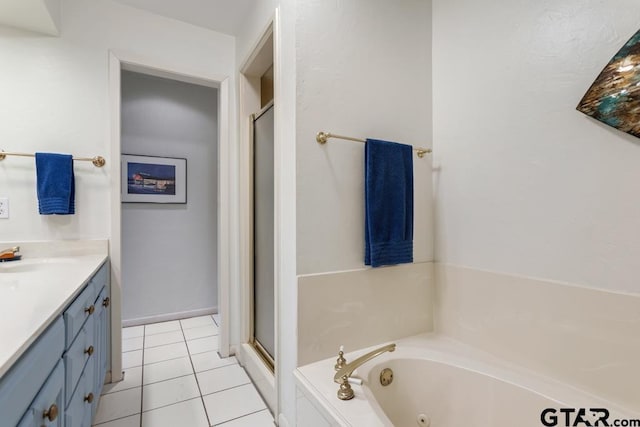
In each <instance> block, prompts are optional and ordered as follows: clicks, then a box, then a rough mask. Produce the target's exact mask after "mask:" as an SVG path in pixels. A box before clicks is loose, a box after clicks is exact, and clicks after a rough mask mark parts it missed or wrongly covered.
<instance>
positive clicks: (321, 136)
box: [316, 132, 431, 158]
mask: <svg viewBox="0 0 640 427" xmlns="http://www.w3.org/2000/svg"><path fill="white" fill-rule="evenodd" d="M329 138H338V139H345V140H347V141H355V142H366V140H364V139H360V138H354V137H352V136H343V135H336V134H334V133H330V132H318V134H317V135H316V141H317V142H318V144H325V143H326V142H327V141H328V140H329ZM413 151H415V152H416V154H417V155H418V157H420V158H423V157H424V155H425V154H428V153H431V148H422V147H413Z"/></svg>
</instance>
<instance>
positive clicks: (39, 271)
mask: <svg viewBox="0 0 640 427" xmlns="http://www.w3.org/2000/svg"><path fill="white" fill-rule="evenodd" d="M12 246H20V254H21V255H22V260H20V261H10V262H3V263H0V313H1V316H2V322H0V377H2V376H3V375H4V374H5V373H6V372H8V371H9V369H10V368H11V366H13V364H14V363H15V362H16V361H17V360H18V359H19V358H20V356H21V355H22V354H23V353H24V351H25V350H26V349H28V348H29V346H30V345H31V344H32V343H33V342H34V341H35V340H36V339H37V338H38V336H39V335H40V334H41V333H42V332H44V330H45V329H46V328H47V327H48V326H49V325H50V324H51V322H52V321H53V320H54V319H55V318H56V317H57V316H59V315H61V314H62V311H63V310H64V308H65V307H66V306H67V305H69V303H71V302H72V301H73V299H74V298H75V297H76V296H77V295H78V293H79V292H80V291H81V290H82V288H83V285H84V284H86V282H87V280H88V279H90V278H91V276H92V275H93V274H94V273H95V272H96V271H97V270H98V268H99V267H100V266H101V265H102V263H103V262H104V261H105V260H106V259H107V255H108V242H107V241H106V240H84V241H60V242H29V243H16V242H8V243H0V247H2V248H4V247H12Z"/></svg>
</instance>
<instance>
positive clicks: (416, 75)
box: [236, 0, 433, 425]
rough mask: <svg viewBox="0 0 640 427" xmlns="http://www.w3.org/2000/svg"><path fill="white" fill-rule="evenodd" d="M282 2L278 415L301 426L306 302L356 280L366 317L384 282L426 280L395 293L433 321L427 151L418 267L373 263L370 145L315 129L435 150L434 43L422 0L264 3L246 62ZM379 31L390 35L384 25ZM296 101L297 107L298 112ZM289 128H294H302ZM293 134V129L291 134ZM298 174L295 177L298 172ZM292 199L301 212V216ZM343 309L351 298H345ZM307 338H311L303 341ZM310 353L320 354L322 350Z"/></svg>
mask: <svg viewBox="0 0 640 427" xmlns="http://www.w3.org/2000/svg"><path fill="white" fill-rule="evenodd" d="M276 7H279V13H280V18H281V20H280V23H279V25H280V27H279V29H280V30H281V33H280V37H276V39H275V44H276V46H277V51H278V52H279V53H278V52H277V54H279V55H280V56H279V57H278V56H277V57H276V66H275V70H276V76H275V81H276V93H275V105H276V143H279V144H281V145H282V152H281V156H282V157H280V158H279V159H277V160H276V162H280V163H279V167H280V168H281V169H280V170H281V171H282V173H283V177H282V179H281V181H280V183H279V191H281V194H282V195H283V196H284V197H285V198H286V199H285V200H284V201H283V202H282V205H281V206H279V208H278V209H280V211H279V213H278V212H277V214H276V216H277V217H280V218H281V220H280V225H281V232H282V233H283V234H282V237H281V241H280V242H279V244H280V245H281V246H280V247H281V248H284V252H283V253H282V259H283V260H284V261H283V265H282V266H281V272H282V276H281V277H280V281H279V291H278V295H279V298H278V304H279V325H280V326H279V330H278V334H279V335H280V336H281V337H286V339H285V340H282V342H281V347H280V356H281V358H280V360H279V361H278V362H277V363H278V364H279V365H278V371H279V372H280V374H279V399H280V403H279V404H280V412H281V414H282V415H284V420H283V417H281V419H280V421H281V423H282V422H283V421H285V422H286V421H288V424H289V425H294V424H295V397H296V395H295V383H294V379H293V376H292V372H293V370H294V369H295V367H296V366H298V364H299V360H298V354H300V352H301V351H303V350H302V347H305V350H304V352H305V354H309V353H308V352H307V349H306V347H307V342H308V341H305V340H313V336H312V335H313V334H314V332H313V331H312V329H310V326H311V325H312V323H313V322H312V321H309V320H307V319H306V318H303V319H301V320H300V319H299V314H301V313H303V312H307V311H306V308H307V307H311V305H312V304H313V302H314V301H318V300H317V299H316V300H314V299H313V298H315V297H316V296H322V297H323V300H322V302H320V303H319V304H318V305H317V307H316V308H317V312H316V314H317V315H318V316H322V314H321V313H326V310H328V309H330V305H331V304H333V303H334V302H335V300H336V298H339V296H338V295H336V293H335V292H333V291H334V290H335V288H336V286H339V285H340V284H343V285H345V286H349V287H350V289H349V290H348V291H346V294H348V295H353V294H358V293H359V292H364V293H365V294H366V301H368V302H367V303H366V304H364V305H362V306H361V307H359V308H360V310H359V311H354V312H353V313H352V315H353V316H357V313H360V314H362V313H363V312H366V311H367V310H369V311H371V312H373V310H374V308H376V307H381V306H383V304H384V301H385V298H386V297H387V296H388V295H389V293H388V292H386V291H388V290H381V289H380V286H382V285H381V283H382V281H383V280H382V279H381V278H382V277H384V278H385V279H386V280H388V282H389V283H387V285H388V286H390V287H393V289H395V290H398V289H409V288H410V287H411V285H412V284H414V283H415V280H418V281H419V283H423V284H424V288H422V289H421V290H420V292H418V293H411V292H407V293H403V292H397V293H396V296H397V298H398V300H401V299H402V298H405V299H406V300H407V301H408V300H410V299H412V298H413V300H412V302H413V304H415V305H416V306H420V304H421V299H422V298H423V297H424V301H422V306H423V308H424V312H423V314H424V316H415V319H417V320H416V323H417V324H418V325H422V328H421V329H422V330H428V329H429V327H430V323H429V320H428V318H429V317H430V316H429V313H430V308H429V307H430V305H429V304H430V301H429V299H428V298H427V297H426V295H428V293H429V292H430V291H431V287H430V286H431V285H432V284H431V283H430V279H429V278H424V280H423V278H422V276H421V273H418V274H417V275H416V271H417V272H429V271H430V268H431V266H430V265H429V264H428V262H429V261H431V260H432V258H433V249H432V235H431V234H430V233H429V232H428V230H429V229H430V227H431V221H432V215H431V211H432V205H431V169H430V160H429V158H425V159H423V160H418V159H416V160H415V162H414V168H415V169H414V171H415V183H416V184H415V201H416V212H415V218H416V220H415V241H414V244H415V251H414V255H415V261H416V263H420V265H413V266H399V267H394V268H393V269H391V270H389V269H387V270H365V269H364V265H363V257H364V232H363V230H364V221H363V216H364V202H363V193H364V187H363V176H364V172H363V156H364V147H363V146H362V145H361V144H354V143H350V142H345V141H332V142H330V143H329V144H328V145H327V146H320V145H318V144H317V143H316V142H315V135H316V133H317V132H318V131H320V130H325V131H331V132H335V133H343V134H345V135H353V136H359V137H367V136H375V137H378V138H387V139H391V140H396V141H401V142H406V143H410V144H414V145H421V146H427V147H428V146H430V141H431V81H430V80H431V79H430V77H431V71H430V67H431V65H430V64H431V61H430V49H431V43H430V42H427V43H424V40H425V39H429V37H430V34H431V31H430V25H429V22H430V19H431V18H430V2H424V1H417V0H415V1H414V0H406V1H402V2H396V3H394V4H393V5H391V4H388V3H387V2H383V1H374V2H371V1H364V0H358V1H338V2H320V1H313V2H294V1H288V0H287V1H285V0H283V1H279V2H278V1H267V2H261V5H259V6H258V7H257V8H256V9H255V10H254V11H253V13H252V15H250V16H248V17H247V19H246V20H245V28H244V29H243V30H242V31H241V32H240V33H239V35H238V39H237V43H236V46H237V51H236V56H237V58H238V61H239V62H238V64H241V63H242V61H244V59H245V58H246V57H247V56H248V54H249V52H250V50H251V46H252V45H253V43H255V42H256V41H257V38H258V37H259V35H260V34H261V32H262V31H263V30H264V28H265V27H266V25H267V23H268V20H269V19H270V18H271V17H272V16H273V14H274V10H275V8H276ZM378 28H384V31H381V30H376V29H378ZM292 55H294V56H293V57H292ZM278 73H281V74H280V75H279V74H278ZM291 84H294V85H295V86H293V87H292V86H291ZM278 85H280V90H281V92H280V93H278ZM291 101H293V102H295V104H294V105H295V108H294V109H293V111H292V110H291V105H290V104H289V102H291ZM279 108H281V110H279ZM278 123H280V131H281V134H280V135H279V134H278V126H279V125H278ZM290 123H295V127H291V126H290ZM292 129H293V131H294V132H295V134H294V135H291V134H290V131H291V130H292ZM292 158H293V159H294V163H293V164H292V163H291V159H292ZM292 171H293V172H294V173H295V176H292V175H291V172H292ZM292 191H293V192H292ZM291 202H293V203H294V205H293V208H294V209H295V211H294V216H293V217H292V216H291V208H292V206H291ZM296 224H297V225H296ZM292 229H293V231H294V233H295V234H293V235H292V234H291V231H292ZM292 237H293V239H294V241H293V242H292V241H291V238H292ZM291 255H293V256H294V257H297V267H296V266H293V265H292V264H291V262H290V260H291V258H289V257H290V256H291ZM352 270H360V271H352ZM325 273H326V274H325ZM292 275H293V279H294V281H293V283H292V282H291V279H292ZM426 275H428V274H425V276H426ZM296 276H298V279H297V283H296ZM408 278H412V279H411V280H409V279H408ZM349 279H352V280H349ZM413 279H415V280H413ZM391 282H393V283H391ZM299 297H300V298H299ZM345 304H348V301H346V300H345ZM341 314H342V315H343V316H339V319H340V321H342V320H345V316H347V317H348V316H349V312H348V311H346V312H344V313H341ZM312 317H313V316H312ZM383 317H384V316H380V318H381V319H382V318H383ZM422 317H424V319H422ZM336 319H338V317H336V318H334V319H331V318H324V319H323V322H324V323H320V324H318V325H316V326H317V327H318V328H322V327H325V332H326V330H329V329H330V328H331V327H332V325H333V324H335V323H332V322H334V321H336ZM420 319H422V320H420ZM347 320H348V321H351V320H357V319H355V318H354V319H347ZM416 323H411V325H412V326H407V328H411V327H414V326H415V325H416ZM418 328H420V327H418ZM383 329H384V328H383ZM351 332H353V333H351V334H348V336H345V335H343V334H340V335H336V336H335V337H332V338H336V339H341V340H342V338H344V341H345V342H344V344H345V345H346V346H347V347H348V348H349V346H350V345H351V343H350V342H351V341H353V342H354V343H356V344H354V345H361V344H362V345H365V344H363V343H362V340H359V339H358V337H357V336H356V331H355V330H352V331H351ZM369 332H370V333H367V334H364V335H363V336H362V338H364V339H365V340H369V339H376V340H381V339H388V338H389V335H386V334H385V333H386V332H388V329H384V330H380V331H376V330H375V328H373V329H372V330H371V331H369ZM376 332H378V334H376ZM400 333H403V329H402V328H400ZM323 336H324V337H325V338H327V337H328V335H326V334H324V335H323ZM296 337H298V338H296ZM302 337H304V338H302ZM298 339H301V340H303V342H302V343H299V342H298ZM300 344H301V345H300ZM311 346H321V347H323V351H327V350H326V349H328V348H333V347H334V343H333V341H331V340H318V341H316V342H315V343H313V344H311ZM317 348H319V347H316V349H317ZM310 351H311V352H312V353H313V349H311V350H310ZM305 357H306V356H305Z"/></svg>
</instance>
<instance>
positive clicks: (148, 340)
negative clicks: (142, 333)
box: [144, 331, 184, 348]
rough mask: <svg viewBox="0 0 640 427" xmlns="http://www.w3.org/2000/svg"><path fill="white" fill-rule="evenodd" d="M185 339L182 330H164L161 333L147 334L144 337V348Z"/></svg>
mask: <svg viewBox="0 0 640 427" xmlns="http://www.w3.org/2000/svg"><path fill="white" fill-rule="evenodd" d="M183 341H184V335H182V331H173V332H163V333H161V334H155V335H147V336H146V337H144V348H151V347H158V346H161V345H167V344H173V343H177V342H183Z"/></svg>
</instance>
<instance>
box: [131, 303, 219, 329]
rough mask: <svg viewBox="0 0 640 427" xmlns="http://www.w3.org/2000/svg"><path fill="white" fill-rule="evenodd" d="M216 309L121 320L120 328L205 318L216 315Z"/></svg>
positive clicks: (209, 308) (210, 308)
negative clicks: (189, 318) (199, 317)
mask: <svg viewBox="0 0 640 427" xmlns="http://www.w3.org/2000/svg"><path fill="white" fill-rule="evenodd" d="M217 313H218V307H207V308H200V309H197V310H189V311H179V312H176V313H163V314H158V315H155V316H147V317H138V318H137V319H127V320H125V319H122V327H123V328H127V327H129V326H139V325H146V324H149V323H158V322H167V321H169V320H178V319H186V318H188V317H197V316H206V315H207V314H217Z"/></svg>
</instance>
